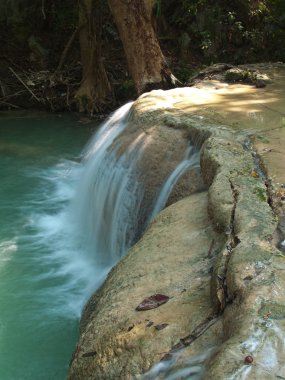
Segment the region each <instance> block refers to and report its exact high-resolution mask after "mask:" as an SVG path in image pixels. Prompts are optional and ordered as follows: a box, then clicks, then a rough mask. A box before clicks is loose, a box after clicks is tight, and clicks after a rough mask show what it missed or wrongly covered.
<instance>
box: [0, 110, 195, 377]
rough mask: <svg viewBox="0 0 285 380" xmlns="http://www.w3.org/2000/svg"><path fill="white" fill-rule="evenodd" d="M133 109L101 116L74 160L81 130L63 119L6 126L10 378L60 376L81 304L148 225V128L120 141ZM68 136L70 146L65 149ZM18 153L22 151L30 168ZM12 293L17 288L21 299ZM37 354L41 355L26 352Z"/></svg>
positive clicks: (1, 348) (2, 344)
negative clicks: (143, 172) (144, 166)
mask: <svg viewBox="0 0 285 380" xmlns="http://www.w3.org/2000/svg"><path fill="white" fill-rule="evenodd" d="M131 109H132V103H129V104H127V105H125V106H123V107H122V108H120V109H119V110H118V111H116V112H115V113H114V114H113V115H112V116H111V117H110V119H109V120H108V121H107V122H106V123H104V125H103V126H102V127H101V128H100V129H99V130H98V132H96V134H95V136H94V137H93V138H92V140H91V141H90V143H89V144H88V145H87V147H86V149H85V150H84V152H83V158H82V160H81V162H78V161H77V160H72V157H74V153H73V151H71V150H70V151H69V149H70V148H69V147H68V144H69V143H67V142H66V139H67V138H71V136H74V134H75V136H77V134H79V132H80V131H79V128H78V127H76V128H75V129H74V127H73V129H72V128H71V131H70V129H69V128H70V127H69V126H68V125H67V126H64V127H63V130H61V129H60V128H62V127H61V126H60V127H59V126H58V124H57V123H58V122H59V120H58V118H57V119H56V122H55V121H54V120H53V121H52V123H51V125H50V124H48V125H47V128H45V129H44V133H43V131H42V125H41V123H43V121H42V120H41V119H40V120H37V119H36V120H35V121H33V123H34V124H35V126H34V124H33V123H32V124H29V125H28V124H27V125H26V126H25V128H26V129H24V128H23V127H22V126H19V128H18V126H17V131H20V132H19V133H20V137H19V136H18V135H15V136H14V135H13V133H14V129H13V128H12V127H10V126H7V128H6V129H5V131H4V130H3V132H5V133H3V135H4V136H5V139H7V136H8V135H9V133H10V131H11V137H9V138H10V139H11V141H12V142H9V141H8V140H7V142H5V139H4V142H5V144H6V145H5V144H4V145H3V147H4V149H3V151H1V150H0V153H1V152H3V157H2V156H1V159H2V162H5V165H3V166H2V167H1V168H0V169H1V173H2V177H1V178H2V179H1V180H2V189H0V191H1V197H2V199H6V198H5V197H7V199H8V202H9V201H10V199H12V198H11V197H14V199H13V207H14V208H13V211H12V208H10V204H9V203H7V204H6V206H5V208H2V210H6V209H7V212H6V211H5V218H2V221H4V223H2V226H0V227H1V231H2V235H3V239H1V241H0V270H1V279H2V289H0V300H1V304H2V305H3V308H2V312H1V314H0V338H1V339H0V363H1V365H0V377H1V378H3V379H7V380H8V379H9V380H10V379H13V378H17V379H18V378H22V379H23V380H28V379H31V378H42V379H48V378H53V379H61V378H62V377H63V376H62V373H64V371H66V368H67V365H68V360H69V358H70V354H71V350H72V347H73V344H74V340H75V336H76V324H77V323H78V318H79V317H80V314H81V311H82V309H83V306H84V304H85V303H86V301H87V299H88V298H89V297H90V295H91V294H92V293H93V292H94V291H95V290H96V289H97V288H98V287H99V286H100V284H101V283H102V281H103V280H104V278H105V277H106V274H107V273H108V271H109V270H110V269H111V267H112V266H113V265H115V263H116V262H117V261H118V260H119V259H120V257H122V255H124V254H125V253H126V251H127V250H128V248H129V247H130V246H131V245H132V244H133V243H134V242H136V240H137V239H138V238H139V236H140V234H141V233H142V232H143V229H144V228H145V227H146V225H145V224H146V223H145V215H150V213H151V211H152V208H151V207H152V206H151V205H148V206H147V207H146V205H145V204H143V203H144V194H145V193H144V192H145V190H146V189H145V188H144V184H143V179H142V177H140V175H139V173H138V172H137V170H138V169H137V167H139V165H137V163H138V162H141V161H143V160H144V158H143V157H144V156H142V155H143V154H144V151H145V148H146V147H147V146H148V144H149V143H151V141H150V140H151V138H150V137H149V135H148V134H147V133H145V132H143V131H142V132H141V133H139V132H138V133H135V134H134V136H135V137H134V138H133V141H132V142H131V143H129V142H128V143H127V144H126V146H122V145H121V142H120V141H121V140H120V141H119V135H121V134H122V133H123V131H124V130H125V128H126V127H127V125H128V118H129V116H130V115H131V112H132V110H131ZM30 123H31V122H30ZM67 124H68V123H67ZM27 131H29V133H27ZM61 133H62V135H61ZM80 133H81V132H80ZM34 135H35V137H33V138H34V140H32V136H34ZM59 136H60V137H59ZM84 138H86V136H85V137H84ZM20 139H22V140H23V141H22V140H21V143H20V144H19V141H20ZM74 139H76V137H75V138H74ZM15 141H16V143H17V144H16V143H15ZM81 143H82V142H81ZM41 144H42V145H41ZM64 144H66V145H65V149H66V153H65V155H63V156H62V151H63V146H64ZM0 148H1V144H0ZM76 149H77V148H76ZM6 152H8V153H6ZM77 153H78V152H76V153H75V154H77ZM192 153H193V152H192ZM195 154H196V153H195V152H194V155H193V156H191V152H190V150H188V151H187V152H186V156H185V159H184V160H183V161H182V162H181V164H180V165H178V167H177V168H176V169H175V170H174V172H173V173H172V174H170V176H169V178H168V180H165V182H164V186H162V190H161V193H162V195H161V196H158V198H157V206H154V210H153V212H152V218H153V217H154V216H155V213H157V212H158V211H160V209H161V208H163V207H164V205H165V202H166V200H167V198H168V195H169V194H170V192H171V189H172V188H173V186H174V184H175V182H176V181H177V180H178V178H179V176H180V175H181V174H182V173H183V172H184V171H185V170H186V169H187V168H189V166H191V165H194V166H195V165H196V164H197V157H198V156H197V155H196V156H195ZM18 155H23V158H25V160H26V161H25V165H26V166H25V167H23V162H22V161H23V160H19V159H18ZM62 157H65V158H62ZM191 157H192V158H191ZM194 157H196V158H194ZM3 160H4V161H3ZM5 160H6V161H5ZM8 164H10V165H12V166H11V167H12V170H13V171H12V173H11V172H10V170H9V167H8ZM15 168H17V171H15ZM6 177H7V178H9V180H7V181H8V182H7V186H8V185H9V184H10V181H14V182H15V185H14V187H13V191H11V190H9V186H10V185H9V186H8V187H7V189H8V190H6V187H5V185H4V186H3V178H4V184H5V178H6ZM11 178H12V179H11ZM14 182H13V183H14ZM17 189H18V190H17ZM75 189H77V190H75ZM14 192H15V194H13V193H14ZM8 197H9V198H8ZM11 205H12V203H11ZM11 207H12V206H11ZM13 223H14V224H13ZM15 223H16V224H15ZM11 226H12V227H11ZM3 263H4V264H5V265H4V264H3ZM2 264H3V265H2ZM3 281H5V285H3ZM6 283H7V285H6ZM6 289H9V291H7V290H6ZM11 293H12V294H15V300H16V302H14V303H13V299H11V296H10V294H11ZM9 310H10V312H11V313H12V315H13V317H12V318H11V316H10V315H9ZM6 314H7V315H6ZM11 331H14V333H13V334H12V333H11ZM56 337H58V338H56ZM56 339H60V344H59V343H56ZM9 345H10V348H9ZM55 345H57V346H58V350H57V351H56V350H55V349H54V347H55ZM15 347H17V350H15ZM24 347H26V348H24ZM14 352H15V355H13V353H14ZM10 353H11V354H10ZM61 355H62V356H61ZM14 356H16V359H15V358H14ZM30 357H34V358H35V360H34V361H31V360H30V361H29V359H28V358H30ZM28 361H29V365H28V366H27V365H26V366H25V368H24V365H23V363H27V362H28ZM12 363H16V364H15V366H13V364H12ZM47 368H48V370H47ZM9 376H10V377H9Z"/></svg>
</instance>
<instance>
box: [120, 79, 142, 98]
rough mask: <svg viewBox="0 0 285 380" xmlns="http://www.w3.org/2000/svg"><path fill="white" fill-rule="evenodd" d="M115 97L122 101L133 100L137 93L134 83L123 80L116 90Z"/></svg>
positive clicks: (129, 80)
mask: <svg viewBox="0 0 285 380" xmlns="http://www.w3.org/2000/svg"><path fill="white" fill-rule="evenodd" d="M116 97H117V98H118V99H121V100H123V101H125V100H132V99H135V98H136V97H137V91H136V88H135V84H134V81H133V80H131V79H127V80H125V81H124V82H123V83H122V84H121V85H120V86H119V88H118V89H117V91H116Z"/></svg>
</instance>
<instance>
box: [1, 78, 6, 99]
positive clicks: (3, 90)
mask: <svg viewBox="0 0 285 380" xmlns="http://www.w3.org/2000/svg"><path fill="white" fill-rule="evenodd" d="M0 86H1V91H2V94H3V96H4V97H5V96H6V94H5V87H4V86H3V83H2V81H1V80H0Z"/></svg>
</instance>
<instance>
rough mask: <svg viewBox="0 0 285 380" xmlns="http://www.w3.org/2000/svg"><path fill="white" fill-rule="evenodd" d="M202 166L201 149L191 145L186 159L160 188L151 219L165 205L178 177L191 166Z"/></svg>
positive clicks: (150, 219)
mask: <svg viewBox="0 0 285 380" xmlns="http://www.w3.org/2000/svg"><path fill="white" fill-rule="evenodd" d="M199 167H200V151H198V150H196V149H194V147H193V146H191V145H190V146H189V147H188V149H187V151H186V154H185V158H184V160H182V161H181V162H180V164H179V165H177V167H176V168H175V169H174V171H173V172H172V173H171V174H170V176H169V177H168V178H167V179H166V181H165V182H164V184H163V186H162V188H161V189H160V192H159V195H158V197H157V199H156V201H155V203H154V207H153V211H152V213H151V215H150V217H149V221H152V220H153V219H154V218H155V216H156V215H157V214H158V213H159V212H160V211H161V210H162V209H163V208H164V207H165V205H166V202H167V200H168V197H169V195H170V194H171V191H172V190H173V187H174V186H175V184H176V183H177V181H178V179H179V178H180V177H181V176H182V175H183V174H184V173H185V172H186V170H187V169H190V168H199Z"/></svg>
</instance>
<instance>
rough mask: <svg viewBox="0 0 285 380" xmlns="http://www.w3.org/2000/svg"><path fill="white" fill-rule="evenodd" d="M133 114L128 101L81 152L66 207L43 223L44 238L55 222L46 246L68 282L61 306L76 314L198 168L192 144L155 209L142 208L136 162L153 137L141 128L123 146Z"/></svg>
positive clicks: (143, 191)
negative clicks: (186, 175) (72, 192)
mask: <svg viewBox="0 0 285 380" xmlns="http://www.w3.org/2000/svg"><path fill="white" fill-rule="evenodd" d="M131 113H132V103H128V104H126V105H125V106H123V107H121V108H120V109H119V110H117V111H116V112H115V113H114V114H113V115H112V116H111V117H110V118H109V119H108V120H107V121H106V122H105V123H104V124H103V125H102V126H101V127H100V128H99V130H98V131H97V132H96V133H95V135H94V137H93V138H92V139H91V141H90V142H89V144H88V145H87V147H86V148H85V150H84V151H83V156H82V163H81V165H80V167H81V168H80V169H79V170H78V173H79V175H78V176H77V180H76V188H77V190H76V194H75V195H73V196H72V199H71V204H70V207H68V208H67V209H63V212H62V213H61V214H60V215H58V216H49V217H48V219H46V218H45V219H44V220H43V222H44V223H42V225H43V229H44V231H43V234H44V235H45V236H46V235H47V231H50V229H51V227H50V226H51V225H54V226H55V223H57V224H56V227H55V228H54V229H53V230H52V234H50V235H49V236H50V238H49V240H48V244H53V242H51V241H52V240H53V241H54V242H55V243H56V244H55V247H54V251H55V252H57V253H56V255H57V256H58V257H59V259H60V267H59V268H60V269H59V270H58V271H57V272H56V273H57V274H59V275H60V276H62V275H64V276H66V277H68V278H69V280H68V285H66V286H65V289H64V294H65V297H66V299H65V302H66V303H67V302H68V304H69V305H70V307H72V309H73V310H74V311H75V312H76V310H77V311H80V310H82V307H83V306H84V304H85V302H86V301H87V299H88V298H89V297H90V296H91V294H92V293H93V292H94V291H95V289H96V288H98V287H99V286H100V284H101V283H102V281H103V280H104V279H105V276H106V274H107V273H108V271H109V270H110V269H111V267H113V266H114V265H115V264H116V263H117V262H118V261H119V259H120V258H121V257H122V256H123V255H124V254H125V253H126V252H127V250H128V249H129V248H130V247H131V246H132V245H133V244H134V243H135V242H136V241H137V240H138V238H139V237H140V236H141V234H142V232H143V230H144V229H145V228H146V224H147V223H149V222H150V221H151V220H152V219H153V218H154V217H155V215H156V214H157V213H158V212H159V211H160V210H161V209H162V208H163V207H164V206H165V204H166V202H167V199H168V197H169V195H170V193H171V191H172V189H173V187H174V186H175V184H176V182H177V180H178V179H179V178H180V176H181V175H182V174H183V173H184V172H185V171H186V170H187V169H189V168H190V167H195V166H198V162H199V153H198V152H197V151H196V150H195V149H194V148H193V147H191V146H190V147H189V148H188V149H187V150H186V152H185V156H184V159H183V160H182V161H181V163H180V164H178V166H177V167H176V168H175V169H174V170H173V172H172V173H171V174H170V175H169V177H168V178H167V179H166V180H165V181H164V184H163V185H162V186H161V189H160V190H159V193H158V197H157V200H156V201H155V205H154V206H152V205H151V204H148V205H146V204H144V196H145V190H146V189H145V187H144V183H143V176H141V175H140V173H138V169H137V167H138V166H139V165H137V164H138V163H141V162H142V160H145V159H147V158H146V157H145V156H144V153H145V147H146V146H147V145H148V144H149V143H151V140H152V138H151V136H150V135H149V134H148V133H145V131H143V130H142V131H141V133H139V131H136V133H134V136H135V137H134V138H133V140H132V141H131V142H128V143H126V141H125V140H124V137H125V136H122V133H123V132H124V131H125V129H126V128H127V126H128V120H129V118H130V115H131ZM126 136H127V134H126ZM130 136H131V135H130ZM128 137H129V136H128ZM127 140H128V138H127ZM144 175H146V173H144ZM147 175H151V173H147ZM68 186H69V187H70V184H68ZM69 187H68V188H69ZM73 188H74V186H73ZM150 214H151V216H150V217H149V215H150ZM145 218H146V219H145ZM61 242H62V243H61ZM61 244H62V245H64V248H63V247H62V246H61ZM68 291H70V292H71V293H70V295H67V294H68V293H67V292H68Z"/></svg>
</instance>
